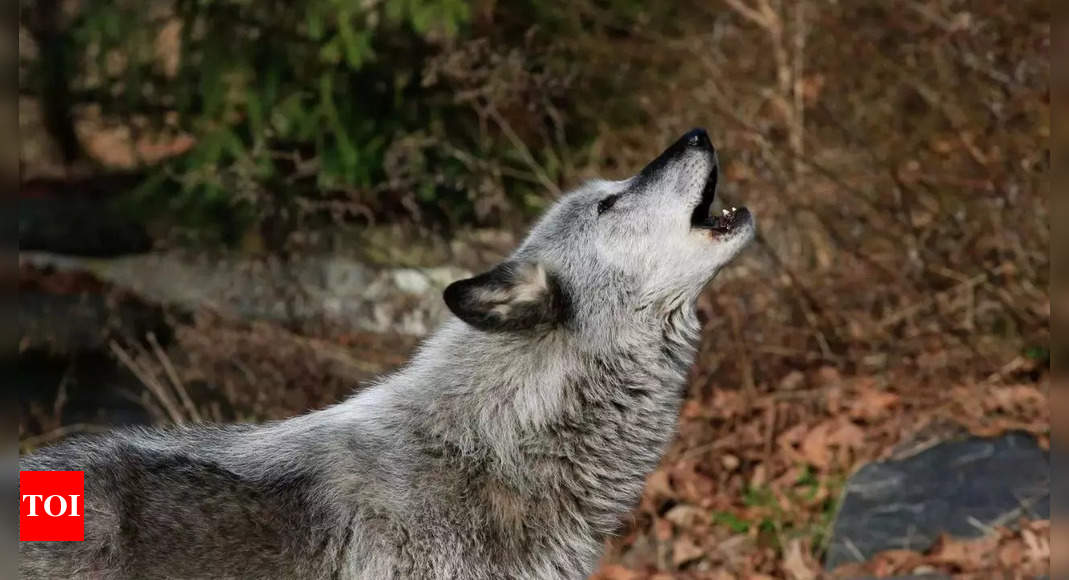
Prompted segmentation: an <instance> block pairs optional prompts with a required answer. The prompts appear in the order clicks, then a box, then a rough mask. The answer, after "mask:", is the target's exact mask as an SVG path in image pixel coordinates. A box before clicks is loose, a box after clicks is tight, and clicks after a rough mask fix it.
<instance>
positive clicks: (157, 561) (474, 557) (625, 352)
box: [20, 130, 754, 580]
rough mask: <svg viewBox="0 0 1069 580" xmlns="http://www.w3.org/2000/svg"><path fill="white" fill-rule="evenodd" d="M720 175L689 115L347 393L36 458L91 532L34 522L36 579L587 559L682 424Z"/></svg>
mask: <svg viewBox="0 0 1069 580" xmlns="http://www.w3.org/2000/svg"><path fill="white" fill-rule="evenodd" d="M716 178H717V162H716V154H715V152H714V150H713V148H712V146H711V145H710V143H709V139H708V137H707V136H706V134H705V132H704V131H701V130H695V131H692V132H690V133H688V134H686V135H684V136H683V138H681V139H680V140H679V141H678V142H677V143H675V144H674V145H672V146H671V147H669V148H668V150H667V151H665V152H664V153H663V154H662V155H661V156H660V157H658V158H657V159H656V160H654V161H653V162H652V163H650V165H649V166H647V167H646V168H645V169H643V170H642V171H641V172H640V173H639V174H638V175H636V176H635V177H632V178H630V179H626V180H622V181H595V182H591V183H588V184H586V185H585V186H583V187H581V188H580V189H578V190H577V191H575V192H572V193H571V194H569V195H567V196H565V197H563V198H562V199H561V200H560V201H558V202H557V203H556V204H555V205H554V206H553V207H552V208H550V209H549V210H548V212H547V213H546V215H545V216H544V217H543V218H542V219H541V221H539V222H538V223H537V224H536V225H535V226H534V228H533V229H532V231H531V232H530V234H529V236H528V237H527V238H526V240H525V241H524V242H523V243H522V244H521V245H520V247H519V248H518V249H517V250H516V251H515V253H514V254H512V256H510V257H509V258H508V260H507V261H505V262H504V263H502V264H500V265H498V266H497V267H495V268H493V269H492V270H490V271H489V272H487V273H485V274H481V275H479V276H476V277H474V278H471V279H468V280H461V281H458V282H455V283H454V284H452V285H451V286H450V287H449V288H448V289H447V290H446V291H445V295H444V298H445V301H446V303H447V304H448V306H449V308H450V309H451V310H452V312H453V313H454V314H455V317H453V318H451V319H450V320H449V321H447V322H446V323H445V324H444V325H443V327H442V328H441V329H439V330H438V331H437V332H436V333H435V334H434V335H433V336H432V337H430V338H429V339H428V340H427V341H426V343H425V344H424V345H423V346H422V347H421V349H420V350H419V351H418V353H417V354H416V355H415V356H414V357H413V359H412V360H411V362H410V363H409V364H408V365H407V366H405V367H404V368H403V369H401V370H400V371H398V372H397V373H396V374H394V375H392V376H389V377H387V378H384V379H382V380H381V381H380V382H378V383H377V384H374V385H372V386H370V387H368V388H367V389H365V390H363V391H362V392H360V393H359V394H356V395H355V396H353V397H351V398H350V399H348V400H347V401H345V402H342V403H340V404H338V405H335V406H333V407H330V408H327V409H324V410H321V411H317V412H313V413H309V414H306V415H303V416H300V417H295V418H292V419H289V420H285V421H280V422H275V423H269V424H265V425H259V426H253V425H228V426H209V425H197V426H191V427H183V428H170V429H161V430H147V429H146V430H132V431H131V430H127V431H120V432H116V433H113V434H110V435H105V436H101V437H86V438H80V439H74V440H70V441H68V442H66V443H62V444H59V445H55V446H53V447H50V448H45V449H42V450H40V451H39V452H37V453H35V454H32V455H29V456H26V457H24V458H22V460H21V467H20V468H21V469H24V470H61V469H62V470H84V471H85V486H86V488H85V502H84V504H85V541H84V542H58V543H46V542H26V543H22V544H21V546H20V551H21V558H20V570H21V572H22V575H23V577H25V578H104V579H107V578H266V577H272V578H278V577H282V578H354V579H356V578H359V579H373V580H382V579H391V578H417V579H446V578H471V579H477V580H481V579H491V578H495V579H496V578H521V579H577V578H585V577H586V576H587V575H588V574H590V573H591V572H592V570H593V569H594V567H595V565H596V563H597V561H598V558H599V556H600V552H601V549H602V546H603V543H604V541H605V539H606V538H607V537H608V536H610V535H611V534H613V533H615V532H617V531H618V530H619V527H620V525H621V520H622V518H623V517H624V516H626V515H627V513H628V512H629V511H630V510H631V509H632V508H633V506H634V505H635V503H636V502H637V500H638V498H639V496H640V494H641V491H642V487H643V483H644V481H645V478H646V477H647V476H648V474H649V473H650V472H651V471H652V470H653V469H654V467H655V466H656V465H657V463H658V461H659V460H660V458H661V456H662V454H663V452H664V450H665V447H666V446H667V444H668V443H669V442H670V440H671V438H672V437H673V435H674V432H675V424H676V420H677V414H678V411H679V407H680V404H681V400H682V396H683V389H684V384H685V376H686V374H687V371H688V369H689V367H690V365H691V364H692V362H693V359H694V355H695V351H696V344H697V340H698V335H699V325H698V321H697V317H696V314H695V301H696V299H697V297H698V295H699V293H700V292H701V290H702V289H703V288H704V287H705V286H706V284H707V283H708V282H709V281H710V280H711V279H712V278H713V276H714V275H715V274H716V272H717V271H718V270H719V269H720V268H721V267H722V266H724V265H725V264H726V263H728V262H729V261H730V260H731V259H732V258H733V257H734V256H735V255H736V254H737V253H738V252H739V251H740V250H741V249H742V248H743V247H744V246H745V245H746V244H747V242H749V240H750V239H751V238H752V237H753V232H754V222H753V219H752V218H751V217H750V214H749V212H747V211H746V210H745V209H744V208H742V209H739V210H738V211H734V212H733V211H728V212H726V213H724V214H721V213H719V212H717V214H716V215H715V216H710V215H709V212H710V206H711V204H712V201H713V194H714V191H715V187H716Z"/></svg>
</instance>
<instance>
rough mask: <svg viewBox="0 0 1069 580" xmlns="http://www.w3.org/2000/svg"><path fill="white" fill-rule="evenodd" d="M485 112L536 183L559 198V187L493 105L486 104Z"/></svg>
mask: <svg viewBox="0 0 1069 580" xmlns="http://www.w3.org/2000/svg"><path fill="white" fill-rule="evenodd" d="M486 112H487V113H488V114H489V115H490V117H492V118H493V119H494V122H495V123H497V126H498V128H500V129H501V132H502V133H504V134H505V137H507V138H508V140H509V142H510V143H512V146H513V147H515V148H516V150H517V151H519V152H520V155H521V156H522V157H523V160H524V161H525V162H526V163H527V166H528V168H530V170H531V173H534V175H535V177H537V178H538V182H539V183H541V184H542V185H543V186H545V187H546V189H548V190H549V191H550V193H552V194H553V196H554V197H560V196H561V190H560V187H557V184H556V183H554V182H553V180H552V179H550V178H549V175H548V174H547V173H546V171H545V169H543V167H542V166H541V165H539V164H538V161H536V160H535V158H534V155H532V154H531V150H530V149H528V148H527V145H525V144H524V142H523V140H522V139H520V136H519V135H517V134H516V132H515V131H513V130H512V125H510V124H509V122H508V121H506V120H505V118H504V117H502V116H501V113H499V112H498V111H497V107H495V106H494V105H493V104H490V103H487V104H486Z"/></svg>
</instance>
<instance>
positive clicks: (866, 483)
mask: <svg viewBox="0 0 1069 580" xmlns="http://www.w3.org/2000/svg"><path fill="white" fill-rule="evenodd" d="M1022 517H1024V518H1028V519H1048V518H1049V517H1050V459H1049V455H1048V453H1047V452H1046V451H1044V450H1042V449H1040V447H1039V446H1038V445H1037V443H1036V441H1035V439H1033V438H1032V437H1030V436H1027V435H1023V434H1019V433H1011V434H1007V435H1004V436H1002V437H999V438H997V439H983V438H978V437H973V438H969V439H965V440H960V441H950V442H946V443H942V444H940V445H937V446H935V447H932V448H929V449H927V450H925V451H922V452H920V453H918V454H916V455H913V456H911V457H907V458H904V459H899V460H893V461H886V462H881V463H873V464H870V465H866V466H865V467H863V468H861V469H860V470H859V471H858V472H857V473H856V474H854V476H853V477H851V478H850V480H849V481H848V482H847V485H846V489H845V491H844V496H843V501H842V506H841V507H840V509H839V513H838V515H837V516H836V520H835V523H834V525H833V528H832V539H831V541H830V543H829V546H828V552H827V555H826V557H825V567H826V568H827V569H829V570H832V569H834V568H836V567H838V566H840V565H842V564H846V563H849V562H860V561H865V560H868V559H869V558H871V557H872V556H873V555H874V554H876V553H878V552H881V551H884V550H891V549H908V550H920V551H923V550H926V549H928V548H929V547H931V545H932V543H933V542H934V541H935V540H936V538H938V536H939V534H940V533H943V532H945V533H947V534H950V535H952V536H956V537H964V538H969V537H979V536H982V535H984V534H985V533H987V532H988V531H989V530H990V529H991V527H993V526H1000V525H1012V524H1014V523H1015V522H1016V521H1017V520H1018V519H1019V518H1022Z"/></svg>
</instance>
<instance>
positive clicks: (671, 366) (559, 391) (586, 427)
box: [383, 309, 697, 534]
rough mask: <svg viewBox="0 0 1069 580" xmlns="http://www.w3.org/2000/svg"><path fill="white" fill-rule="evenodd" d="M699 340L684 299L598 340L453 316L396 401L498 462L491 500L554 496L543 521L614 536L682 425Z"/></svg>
mask: <svg viewBox="0 0 1069 580" xmlns="http://www.w3.org/2000/svg"><path fill="white" fill-rule="evenodd" d="M696 342H697V321H696V319H695V317H694V315H693V311H685V310H682V309H681V310H680V311H678V312H675V313H673V314H672V315H671V316H669V317H668V318H667V319H666V320H665V321H664V324H663V325H660V326H659V327H650V328H648V329H647V330H645V331H642V332H635V333H633V334H632V335H630V336H627V337H619V340H618V341H616V343H615V344H614V345H602V347H601V348H597V349H589V348H578V347H577V346H576V345H575V344H570V343H568V342H567V340H566V339H563V338H560V337H556V338H554V337H546V338H545V339H542V340H538V341H519V340H515V339H508V338H504V337H496V336H487V335H484V334H481V333H477V332H475V331H472V330H470V329H467V328H466V327H461V326H459V325H452V326H447V327H446V328H445V329H443V331H442V333H441V334H440V335H438V336H436V337H434V338H433V339H432V340H431V341H429V343H428V345H427V347H426V348H425V349H424V350H423V351H422V352H421V353H420V354H419V355H418V356H417V357H416V358H415V359H414V361H413V364H412V366H411V367H409V368H408V369H407V370H406V371H404V372H403V373H401V374H400V375H399V376H397V377H396V378H395V379H394V380H393V381H391V383H395V384H396V386H398V387H400V388H401V389H402V390H403V392H404V395H403V396H401V397H394V398H393V399H394V401H395V402H396V404H397V405H398V408H397V410H398V411H399V412H400V413H402V414H403V415H405V416H406V417H407V420H406V424H407V425H409V426H410V427H411V428H412V429H413V431H414V432H415V431H418V432H419V433H420V435H419V437H420V438H422V439H423V440H424V442H425V444H426V445H429V446H434V445H441V446H442V447H448V448H449V449H450V450H452V452H454V453H459V454H460V455H462V456H465V457H470V458H472V460H473V461H478V462H480V463H482V464H486V465H488V466H489V469H488V473H490V474H491V475H490V476H489V477H493V478H494V483H493V484H492V485H490V487H489V488H488V489H491V490H492V493H493V494H495V495H494V497H492V498H487V501H489V502H491V503H495V502H496V503H501V502H502V501H504V502H505V503H507V504H509V505H513V504H515V503H516V502H520V503H522V504H524V505H526V506H527V507H526V508H525V509H528V510H535V511H538V509H539V505H544V506H546V508H547V511H546V512H545V513H544V514H543V516H544V519H547V520H555V519H559V518H561V517H565V516H566V515H568V514H570V515H571V516H573V517H579V518H580V519H581V520H582V522H581V524H580V523H576V522H573V524H575V525H580V526H581V527H582V526H586V527H587V528H589V530H590V531H592V532H594V531H596V532H598V533H599V534H606V533H610V532H611V531H612V529H613V528H614V527H615V526H616V525H617V524H618V521H619V518H620V516H621V515H623V514H624V513H626V512H627V511H628V510H629V509H630V508H631V507H632V506H633V502H634V501H636V500H637V499H638V496H639V494H640V492H641V490H642V486H643V483H644V481H645V478H646V476H647V475H648V474H649V472H650V471H652V469H653V468H654V467H655V466H656V464H657V463H658V461H659V460H660V458H661V455H662V454H663V452H664V449H665V447H666V446H667V444H668V443H669V442H670V441H671V438H672V437H673V435H674V433H675V424H676V420H677V416H678V411H679V405H680V402H681V400H682V391H683V388H684V383H685V378H686V372H687V370H688V368H689V366H690V364H691V362H692V361H693V357H694V353H695V350H696ZM383 386H384V387H390V386H392V385H389V384H387V385H383ZM398 394H400V393H398ZM487 493H490V492H487ZM503 498H507V499H503ZM561 504H563V505H561ZM560 523H561V524H562V525H563V523H564V522H560Z"/></svg>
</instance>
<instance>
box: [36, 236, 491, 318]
mask: <svg viewBox="0 0 1069 580" xmlns="http://www.w3.org/2000/svg"><path fill="white" fill-rule="evenodd" d="M19 259H20V260H21V261H23V262H26V263H29V264H32V265H34V266H37V267H50V268H55V269H58V270H67V271H84V272H89V273H92V274H93V275H94V276H96V277H97V278H99V279H100V280H102V281H105V282H108V283H111V284H114V285H116V286H120V287H123V288H126V289H129V290H131V291H133V292H135V293H136V294H138V295H139V296H141V297H143V298H144V299H145V300H147V301H149V302H152V303H156V304H164V305H175V306H178V307H181V308H184V309H188V310H199V309H202V308H203V309H209V310H212V311H215V312H217V313H219V314H221V315H223V316H228V317H233V318H237V319H244V320H257V319H258V320H269V321H272V322H277V323H282V324H285V325H287V326H289V327H291V328H294V327H296V328H299V329H304V330H306V331H308V332H309V333H312V334H315V333H316V331H317V330H318V329H320V328H323V327H328V328H331V329H335V330H341V331H364V332H374V333H386V332H388V333H395V334H401V335H408V336H423V335H425V334H428V333H429V332H430V331H431V330H433V329H434V328H435V327H436V326H437V325H438V324H439V323H440V322H441V321H442V320H443V319H444V318H445V316H446V314H447V311H446V308H445V304H444V303H443V301H442V298H441V293H442V290H443V289H444V288H445V287H446V286H447V285H448V284H449V283H450V282H452V281H454V280H458V279H460V278H464V277H467V276H470V275H471V273H470V272H469V271H466V270H463V269H460V268H455V267H451V266H438V267H411V268H395V267H387V266H379V265H371V264H366V263H363V262H360V261H358V260H354V259H351V258H345V257H340V256H332V255H320V256H308V257H305V258H301V259H298V260H293V261H291V262H282V261H280V260H278V259H274V258H264V259H254V258H248V257H243V256H240V255H221V256H208V255H190V254H186V253H181V252H158V253H152V254H139V255H130V256H121V257H117V258H107V259H98V258H85V257H78V256H61V255H55V254H48V253H41V252H22V253H20V255H19Z"/></svg>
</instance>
